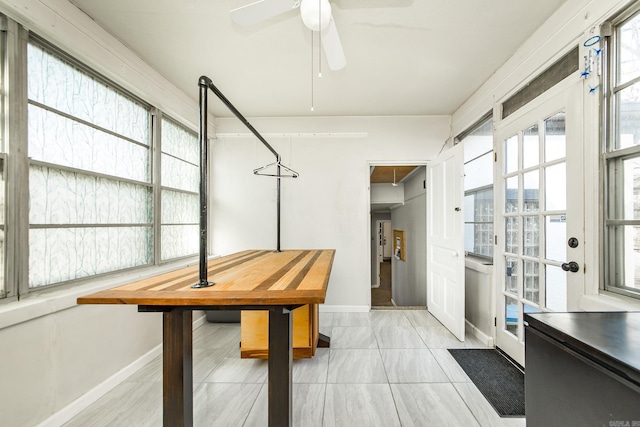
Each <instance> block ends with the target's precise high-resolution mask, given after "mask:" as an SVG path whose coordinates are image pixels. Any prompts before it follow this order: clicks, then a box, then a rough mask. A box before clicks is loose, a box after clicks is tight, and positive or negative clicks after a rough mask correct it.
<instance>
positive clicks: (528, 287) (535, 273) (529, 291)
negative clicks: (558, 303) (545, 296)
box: [523, 260, 540, 304]
mask: <svg viewBox="0 0 640 427" xmlns="http://www.w3.org/2000/svg"><path fill="white" fill-rule="evenodd" d="M539 266H540V264H539V263H538V262H537V261H527V260H525V261H524V277H523V280H524V284H523V285H524V292H523V296H524V298H525V299H527V300H529V301H531V302H534V303H536V304H537V303H538V302H540V274H539V270H538V269H539Z"/></svg>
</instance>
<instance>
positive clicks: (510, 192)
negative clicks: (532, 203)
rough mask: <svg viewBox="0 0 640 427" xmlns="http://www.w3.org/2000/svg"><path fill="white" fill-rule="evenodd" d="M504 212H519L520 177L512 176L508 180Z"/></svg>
mask: <svg viewBox="0 0 640 427" xmlns="http://www.w3.org/2000/svg"><path fill="white" fill-rule="evenodd" d="M504 206H505V208H504V212H505V213H513V212H518V177H517V176H512V177H511V178H508V179H507V180H506V190H505V200H504Z"/></svg>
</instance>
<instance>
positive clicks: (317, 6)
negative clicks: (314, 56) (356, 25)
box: [300, 0, 331, 31]
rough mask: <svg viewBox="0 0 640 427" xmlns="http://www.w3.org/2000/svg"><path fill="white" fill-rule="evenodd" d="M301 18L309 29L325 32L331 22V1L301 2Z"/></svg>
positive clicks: (306, 0) (302, 0)
mask: <svg viewBox="0 0 640 427" xmlns="http://www.w3.org/2000/svg"><path fill="white" fill-rule="evenodd" d="M300 16H301V17H302V22H303V23H304V25H305V26H306V27H307V28H308V29H310V30H312V31H320V30H324V29H325V28H327V26H328V25H329V22H331V4H330V3H329V0H301V1H300Z"/></svg>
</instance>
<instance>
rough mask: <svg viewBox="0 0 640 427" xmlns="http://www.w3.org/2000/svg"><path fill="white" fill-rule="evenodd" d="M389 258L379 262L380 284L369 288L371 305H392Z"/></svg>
mask: <svg viewBox="0 0 640 427" xmlns="http://www.w3.org/2000/svg"><path fill="white" fill-rule="evenodd" d="M392 306H393V303H392V302H391V260H387V261H383V262H381V263H380V286H379V287H377V288H371V307H392Z"/></svg>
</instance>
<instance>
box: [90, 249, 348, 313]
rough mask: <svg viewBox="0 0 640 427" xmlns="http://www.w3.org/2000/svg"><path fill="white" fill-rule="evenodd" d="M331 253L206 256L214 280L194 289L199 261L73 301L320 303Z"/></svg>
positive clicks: (260, 252)
mask: <svg viewBox="0 0 640 427" xmlns="http://www.w3.org/2000/svg"><path fill="white" fill-rule="evenodd" d="M334 255H335V250H334V249H326V250H286V251H282V252H274V251H268V250H247V251H243V252H238V253H235V254H232V255H227V256H224V257H221V258H217V259H214V260H211V261H209V263H208V265H207V271H208V280H210V281H212V282H214V283H215V285H213V286H210V287H208V288H199V289H193V288H191V285H193V284H194V283H196V282H198V272H199V268H198V265H194V266H191V267H187V268H182V269H180V270H175V271H172V272H169V273H165V274H161V275H158V276H154V277H150V278H148V279H144V280H139V281H137V282H133V283H129V284H126V285H123V286H118V287H116V288H112V289H108V290H104V291H100V292H96V293H94V294H90V295H86V296H83V297H80V298H78V304H137V305H145V306H192V307H196V306H210V307H213V306H218V307H220V306H263V305H264V306H274V305H282V306H286V305H303V304H321V303H323V302H324V299H325V295H326V293H327V285H328V283H329V274H330V273H331V266H332V264H333V258H334Z"/></svg>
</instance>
